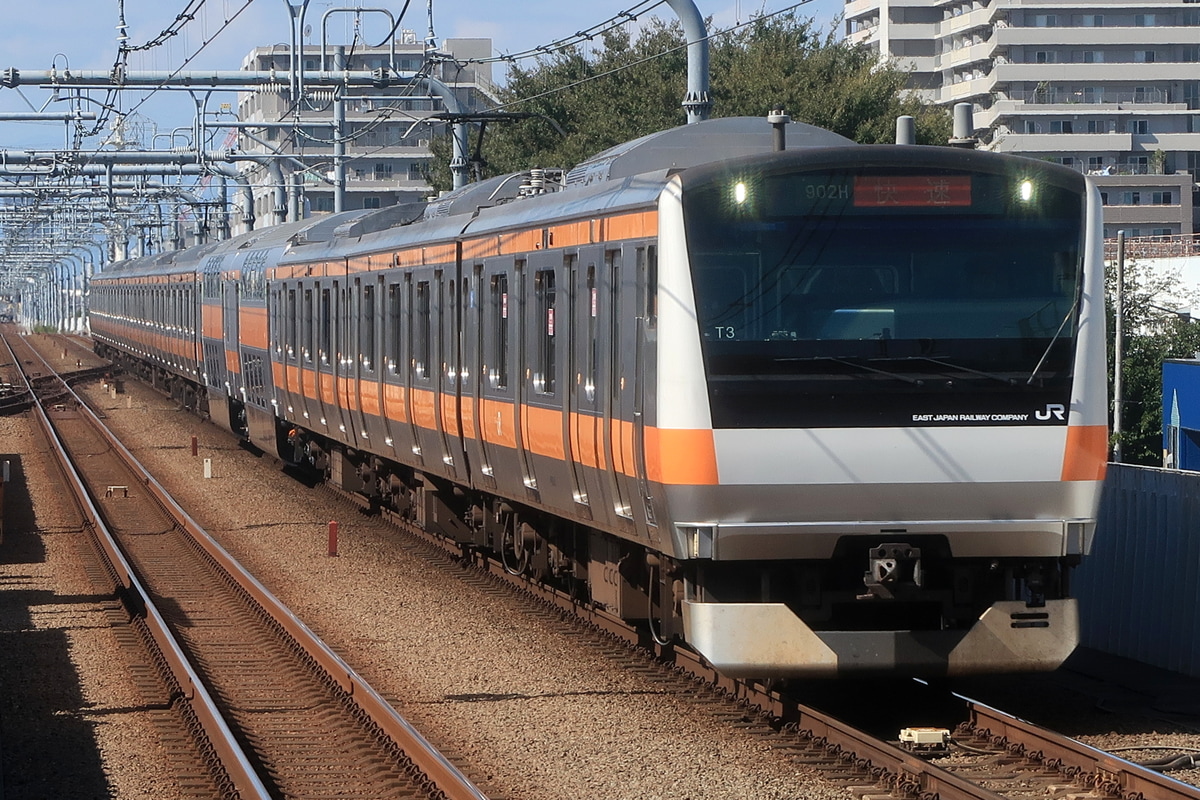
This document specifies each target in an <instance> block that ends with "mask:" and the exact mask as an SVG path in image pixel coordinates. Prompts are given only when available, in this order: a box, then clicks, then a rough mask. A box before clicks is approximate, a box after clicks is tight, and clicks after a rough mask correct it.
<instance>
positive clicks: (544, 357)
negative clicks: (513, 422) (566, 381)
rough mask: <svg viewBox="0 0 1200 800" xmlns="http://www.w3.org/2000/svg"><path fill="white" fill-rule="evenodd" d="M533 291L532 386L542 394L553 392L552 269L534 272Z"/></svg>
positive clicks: (553, 305)
mask: <svg viewBox="0 0 1200 800" xmlns="http://www.w3.org/2000/svg"><path fill="white" fill-rule="evenodd" d="M533 291H534V295H535V297H536V300H537V310H538V317H537V319H538V322H537V324H538V331H537V367H536V369H535V371H534V374H533V388H534V390H535V391H538V392H541V393H542V394H554V388H555V386H554V377H555V359H554V356H555V352H554V324H555V319H554V314H555V310H556V309H555V300H556V298H555V288H554V270H552V269H546V270H538V271H537V272H535V273H534V276H533Z"/></svg>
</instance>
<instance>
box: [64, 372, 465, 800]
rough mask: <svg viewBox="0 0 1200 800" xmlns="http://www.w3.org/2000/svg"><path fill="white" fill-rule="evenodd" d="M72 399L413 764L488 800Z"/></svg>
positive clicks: (455, 798) (451, 788)
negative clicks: (210, 534)
mask: <svg viewBox="0 0 1200 800" xmlns="http://www.w3.org/2000/svg"><path fill="white" fill-rule="evenodd" d="M71 393H72V395H73V396H74V397H75V398H76V399H77V400H78V401H79V402H80V404H81V405H80V410H81V413H83V414H85V416H87V417H88V418H89V419H91V420H92V421H93V422H94V423H95V424H96V425H98V426H99V427H100V429H101V430H102V431H104V434H105V436H106V437H107V438H108V440H109V444H110V445H111V447H112V448H113V451H114V452H115V453H116V455H117V456H118V457H119V458H120V459H121V461H123V462H124V463H125V465H126V466H127V467H128V468H129V469H130V470H132V471H133V472H134V473H135V474H136V475H137V476H138V479H139V481H140V482H141V484H142V486H143V487H144V488H145V489H146V490H147V491H148V493H149V495H150V496H151V497H152V498H154V500H155V501H156V502H157V503H158V504H159V505H160V506H161V507H162V508H163V509H164V510H165V511H166V512H167V513H168V514H169V515H171V516H172V517H174V518H175V519H177V520H178V521H179V523H180V525H181V526H182V527H183V529H184V531H185V532H186V533H187V534H188V535H190V536H191V537H192V538H193V539H194V540H195V541H196V543H197V544H198V545H199V546H200V547H201V548H202V549H203V550H204V551H205V553H206V554H207V555H208V556H209V557H210V558H212V559H213V561H215V562H216V563H217V564H218V565H220V567H221V568H223V569H224V570H226V571H227V572H228V573H229V574H230V575H232V576H233V578H234V580H235V581H237V582H238V583H239V584H240V585H242V586H243V587H244V588H245V589H246V591H247V592H248V593H249V594H250V595H251V597H252V598H253V599H254V600H255V602H257V603H259V604H260V605H262V606H263V608H264V609H265V610H266V611H267V613H268V614H269V615H270V617H271V618H272V619H273V620H274V621H275V622H276V623H277V624H278V625H279V626H280V627H281V628H282V629H283V630H285V631H286V632H287V633H288V635H290V636H291V637H292V638H293V639H294V640H295V641H296V642H297V643H298V644H299V646H300V647H301V648H302V649H303V650H304V651H305V652H306V653H308V654H309V655H310V656H311V657H312V658H313V660H314V661H315V662H316V663H317V664H319V665H320V666H321V668H322V669H323V670H325V672H326V673H327V674H328V675H329V677H330V679H332V680H333V681H335V682H336V683H337V684H338V685H339V686H340V687H341V688H342V690H343V691H345V692H346V693H347V694H348V695H350V698H351V699H352V700H353V701H354V702H355V703H357V704H358V706H359V707H360V708H361V709H362V710H363V711H364V712H365V713H366V714H367V716H369V717H370V719H371V720H372V721H373V722H374V723H375V724H376V725H378V726H379V728H380V729H382V730H383V731H384V732H385V733H386V734H387V735H388V736H389V737H391V738H392V740H393V741H395V742H396V743H397V744H398V745H399V746H400V749H401V750H402V751H403V752H404V754H405V755H406V756H408V758H409V759H411V760H412V762H413V764H415V765H416V766H417V768H418V769H420V770H421V771H422V772H423V773H424V774H425V775H426V777H428V778H429V779H430V780H431V781H432V782H433V784H434V785H435V786H436V787H437V788H438V789H439V790H440V791H441V792H442V793H443V794H444V795H445V796H446V797H447V798H450V800H487V796H486V795H485V794H484V793H483V792H482V791H480V790H479V788H478V787H476V786H475V784H474V783H472V782H471V780H470V779H469V778H468V777H467V776H466V775H464V774H463V773H462V772H461V771H460V770H459V769H458V768H457V767H456V766H454V765H453V764H452V763H451V762H450V761H449V760H448V759H447V758H446V757H445V756H444V755H442V753H441V752H440V751H438V750H437V748H435V747H434V746H433V745H432V744H430V742H429V741H428V740H427V739H425V737H424V736H423V735H422V734H421V733H420V732H419V731H418V730H417V729H416V728H414V727H413V726H412V724H411V723H409V722H408V721H407V720H406V719H404V718H403V717H402V716H401V715H400V714H399V713H398V712H397V711H396V709H395V708H393V707H392V706H391V704H389V703H388V702H387V701H386V700H384V699H383V697H381V696H380V695H379V693H378V692H376V691H375V689H373V688H372V687H371V686H370V684H368V683H367V682H366V680H365V679H363V678H362V677H361V676H360V675H359V674H358V673H357V672H356V671H355V670H354V669H353V668H352V667H351V666H350V665H349V664H347V663H346V662H345V661H344V660H343V659H342V658H341V657H340V656H339V655H337V653H335V652H333V650H331V649H330V648H329V647H328V645H326V644H325V643H324V642H323V641H321V639H320V638H318V637H317V635H316V634H315V633H313V632H312V630H311V629H310V628H309V627H308V626H307V625H305V624H304V622H302V621H301V620H300V619H299V618H298V617H297V616H296V615H295V614H293V613H292V611H291V610H290V609H289V608H287V606H285V605H284V604H283V603H282V602H280V601H279V600H278V599H277V598H276V597H275V596H274V595H273V594H272V593H271V592H270V591H269V590H268V589H267V588H266V587H265V586H263V585H262V583H260V582H259V581H258V580H257V579H256V578H255V577H254V576H253V575H251V574H250V573H249V572H247V571H246V570H245V568H244V567H242V565H241V564H239V563H238V562H237V560H235V559H234V558H233V556H231V555H230V554H229V553H228V551H226V550H225V548H223V547H222V546H221V545H220V544H218V543H217V542H216V541H215V540H214V539H213V538H212V537H211V536H209V535H208V533H207V532H206V531H204V529H203V528H201V527H200V525H199V524H197V523H196V522H195V520H193V519H192V518H191V516H189V515H188V514H187V512H186V511H184V510H183V508H182V507H181V506H180V505H179V504H178V503H177V502H176V501H175V499H174V498H173V497H171V495H170V493H169V492H167V490H166V489H165V488H164V487H163V486H162V484H160V483H159V482H158V481H157V480H156V479H155V478H154V477H153V476H152V475H151V474H150V473H149V472H147V471H146V469H145V468H144V467H143V466H142V465H141V463H140V462H138V460H137V459H136V458H135V457H134V456H133V454H132V453H130V452H129V450H128V449H127V448H126V447H125V446H124V445H123V444H122V443H121V442H120V441H118V440H117V439H116V437H115V436H114V435H113V434H112V433H111V432H110V431H109V430H108V428H107V427H106V426H104V425H103V423H102V422H101V421H100V420H99V418H98V417H97V416H96V415H95V413H94V412H93V411H92V410H91V408H89V407H88V406H87V405H86V404H85V403H84V402H83V400H82V398H80V397H79V396H78V395H77V394H75V393H74V391H73V390H71Z"/></svg>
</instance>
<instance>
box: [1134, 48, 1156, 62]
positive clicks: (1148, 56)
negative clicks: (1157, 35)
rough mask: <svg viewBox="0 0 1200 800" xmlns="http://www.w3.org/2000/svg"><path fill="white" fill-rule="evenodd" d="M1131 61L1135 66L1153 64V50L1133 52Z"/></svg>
mask: <svg viewBox="0 0 1200 800" xmlns="http://www.w3.org/2000/svg"><path fill="white" fill-rule="evenodd" d="M1133 61H1134V63H1135V64H1153V63H1154V51H1153V50H1134V51H1133Z"/></svg>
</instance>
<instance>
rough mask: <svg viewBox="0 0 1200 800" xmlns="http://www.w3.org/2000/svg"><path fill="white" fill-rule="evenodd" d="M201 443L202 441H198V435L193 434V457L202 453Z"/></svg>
mask: <svg viewBox="0 0 1200 800" xmlns="http://www.w3.org/2000/svg"><path fill="white" fill-rule="evenodd" d="M199 444H200V443H199V442H198V441H196V437H195V436H193V437H192V458H195V457H196V456H197V455H199V454H200V448H199Z"/></svg>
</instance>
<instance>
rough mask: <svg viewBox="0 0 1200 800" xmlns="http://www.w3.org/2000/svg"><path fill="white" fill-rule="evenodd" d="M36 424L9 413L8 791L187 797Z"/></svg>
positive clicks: (4, 753) (3, 590) (4, 601)
mask: <svg viewBox="0 0 1200 800" xmlns="http://www.w3.org/2000/svg"><path fill="white" fill-rule="evenodd" d="M34 424H35V423H34V422H33V421H32V420H31V419H29V418H28V417H25V416H10V417H0V461H8V462H9V476H10V481H9V483H8V485H6V486H5V493H4V532H3V536H2V537H0V797H2V798H4V800H46V798H102V797H105V798H147V800H149V799H150V798H154V800H176V798H181V797H184V795H183V794H182V793H181V790H180V786H179V784H178V781H177V780H176V776H175V775H174V774H173V773H172V770H171V766H170V763H169V760H168V758H167V755H166V753H165V752H164V750H163V747H162V744H161V739H160V736H159V733H158V729H157V727H156V725H155V723H154V721H153V719H152V717H153V716H154V715H155V714H157V713H160V712H159V711H158V710H157V709H155V708H154V707H153V706H152V704H149V703H148V702H147V700H146V699H145V698H143V697H142V696H141V694H140V693H139V691H138V689H137V687H136V686H135V685H134V684H133V682H132V681H130V679H129V674H128V665H129V663H130V662H129V660H128V657H127V654H126V653H125V652H124V651H123V650H122V648H121V646H120V644H119V642H118V641H117V639H116V638H115V636H114V633H113V627H112V625H113V623H112V621H111V618H110V617H109V615H108V613H107V611H108V609H111V608H113V607H115V600H113V599H112V597H111V593H109V594H104V593H99V592H98V591H97V589H96V587H95V586H94V585H93V584H92V581H91V580H90V579H89V577H88V575H87V573H86V572H85V570H84V567H83V561H82V559H81V551H80V548H82V547H87V546H88V545H87V544H86V543H85V541H84V535H83V534H82V533H81V532H80V521H79V519H78V518H77V517H76V516H75V515H74V513H73V512H65V511H64V508H67V507H68V506H67V504H66V503H65V502H64V498H63V497H62V496H61V494H60V492H61V490H62V480H61V477H60V476H59V474H58V472H57V470H56V468H55V466H54V463H53V460H52V459H51V456H50V454H49V453H48V452H46V451H45V450H44V445H43V444H42V443H41V439H40V437H39V436H38V435H37V434H36V429H35V427H34Z"/></svg>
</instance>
